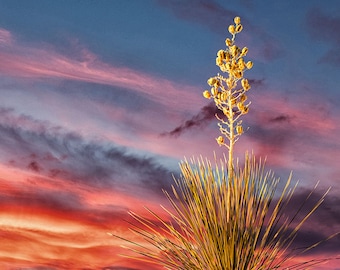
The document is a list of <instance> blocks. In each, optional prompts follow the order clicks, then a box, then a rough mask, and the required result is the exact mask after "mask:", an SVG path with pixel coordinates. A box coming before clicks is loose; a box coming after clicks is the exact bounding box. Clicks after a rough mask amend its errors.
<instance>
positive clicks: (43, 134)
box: [0, 0, 340, 269]
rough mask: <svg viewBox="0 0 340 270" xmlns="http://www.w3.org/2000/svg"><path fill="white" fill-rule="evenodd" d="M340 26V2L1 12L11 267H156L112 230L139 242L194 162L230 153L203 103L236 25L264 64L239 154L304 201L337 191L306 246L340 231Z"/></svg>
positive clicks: (332, 252)
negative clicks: (134, 224) (123, 248)
mask: <svg viewBox="0 0 340 270" xmlns="http://www.w3.org/2000/svg"><path fill="white" fill-rule="evenodd" d="M339 14H340V2H339V1H336V0H334V1H332V0H327V1H307V0H306V1H250V0H240V1H222V0H220V1H217V0H210V1H209V0H195V1H194V0H191V1H189V0H177V1H176V0H163V1H162V0H160V1H156V0H155V1H151V0H150V1H149V0H146V1H138V0H131V1H130V0H125V1H73V0H72V1H51V0H45V1H40V0H35V1H17V0H11V1H9V0H8V1H5V0H0V94H1V100H0V172H1V174H0V204H1V205H2V206H1V209H3V211H2V213H0V215H1V218H0V232H1V233H2V234H3V235H4V237H5V238H6V240H7V241H8V245H6V247H4V248H0V258H1V261H3V262H4V264H5V265H4V267H5V269H17V268H18V267H21V269H40V268H39V267H47V268H46V269H81V267H84V265H82V262H84V261H87V262H88V265H87V267H90V269H104V268H105V267H112V269H143V268H140V267H141V266H136V265H133V263H130V262H127V261H124V260H122V259H121V258H120V257H119V256H117V253H119V252H120V251H119V248H118V247H119V245H120V244H121V243H119V242H117V240H112V239H111V238H108V237H107V234H106V232H107V231H112V230H117V231H121V232H124V233H127V230H126V229H127V226H126V224H124V223H122V222H121V220H122V217H125V218H127V217H126V213H127V211H128V210H135V211H141V212H143V208H142V206H143V205H148V206H150V207H153V208H154V209H159V207H158V206H159V204H165V203H166V201H165V198H164V196H163V195H162V192H161V189H162V188H169V186H170V185H171V184H172V174H174V175H178V174H179V168H178V163H179V162H180V161H181V160H183V158H184V157H191V156H199V155H203V156H206V157H208V158H210V159H212V158H213V152H214V151H215V152H216V154H217V156H222V155H223V152H225V150H224V149H222V148H220V147H219V146H218V145H217V144H216V141H215V138H216V137H217V136H218V135H219V134H218V133H219V131H218V127H217V122H216V120H215V119H214V115H213V114H214V108H213V105H212V104H211V103H210V102H209V101H208V100H206V99H204V98H203V97H202V92H203V91H204V90H205V89H207V88H208V85H207V84H206V81H207V79H208V78H209V77H210V76H214V75H215V74H216V73H217V72H219V69H218V67H217V66H216V65H215V56H216V52H217V51H218V50H219V49H224V47H225V38H226V37H228V36H229V33H228V31H227V28H228V25H229V24H231V23H232V21H233V18H234V17H235V16H240V17H241V20H242V24H243V26H244V30H243V31H242V33H240V34H239V36H238V37H237V44H238V45H239V46H240V47H243V46H247V47H248V48H249V53H248V56H247V59H248V60H251V61H253V62H254V67H253V68H252V69H251V70H250V71H247V73H246V77H247V78H248V79H249V81H250V82H251V85H252V89H251V91H250V92H249V99H250V100H251V102H252V104H251V107H250V112H249V114H248V115H246V116H245V118H244V123H245V125H246V126H247V127H249V129H248V130H247V132H246V133H245V134H244V135H242V137H241V138H240V140H239V142H238V143H237V145H236V149H237V150H236V154H237V155H238V156H239V157H240V158H242V156H243V152H244V151H246V150H249V151H253V152H254V154H255V155H256V156H258V157H267V167H268V168H269V169H273V170H274V171H275V172H276V173H277V175H278V176H279V177H281V178H283V179H286V178H287V177H288V175H289V173H290V171H293V176H294V180H295V181H296V180H299V181H300V183H299V186H300V188H301V189H299V190H298V193H297V200H298V198H300V196H302V195H304V194H305V193H306V192H308V189H310V188H312V187H313V186H314V185H315V183H316V182H317V181H320V184H319V188H318V189H317V195H321V194H322V192H324V191H325V190H326V189H327V188H328V187H329V186H332V190H331V192H330V193H329V195H328V196H327V199H326V201H325V203H324V205H323V206H322V207H321V208H320V209H319V210H318V212H316V214H315V217H313V218H311V220H310V223H309V225H306V229H305V230H304V231H303V234H302V235H309V237H310V238H313V237H314V238H315V239H316V240H318V239H320V238H322V237H323V236H326V235H329V234H330V233H333V232H335V231H339V230H340V227H339V220H340V216H339V215H340V209H339V206H338V205H340V204H339V203H340V202H339V194H340V184H339V179H340V169H339V165H338V163H339V160H340V139H339V138H340V128H339V126H340V125H339V124H340V120H339V119H340V110H339V105H340V102H339V101H340V92H339V85H340V76H339V67H340V52H339V50H338V48H339V46H340V35H339V29H340V17H339ZM159 210H160V209H159ZM1 220H2V221H1ZM325 220H326V222H325ZM103 224H105V225H103ZM89 232H90V233H89ZM320 232H321V233H320ZM88 233H89V234H88ZM84 234H88V235H90V236H89V237H86V238H82V235H84ZM18 239H20V240H18ZM70 239H74V240H70ZM21 241H23V242H21ZM304 241H307V240H306V238H304V237H301V239H299V243H302V244H303V243H305V242H304ZM23 243H24V244H25V246H26V247H27V248H24V245H23ZM18 246H20V248H18ZM339 246H340V245H339V238H335V239H333V240H332V241H330V242H329V244H327V245H324V246H322V247H320V248H319V249H318V250H317V251H315V253H313V254H312V255H311V256H314V257H315V256H321V255H326V256H331V257H335V256H339V252H340V250H339ZM14 247H15V248H14ZM42 251H44V252H42ZM36 254H40V255H39V256H37V255H36ZM74 254H77V256H74ZM80 254H81V255H80ZM335 265H336V263H334V262H330V263H328V264H327V265H325V266H324V268H322V269H337V268H336V267H335ZM6 267H7V268H6ZM48 267H49V268H48ZM115 267H116V268H115ZM119 267H121V268H119ZM123 267H125V268H123ZM128 267H130V268H128ZM138 267H139V268H138ZM144 269H145V268H144ZM155 269H156V268H155ZM320 269H321V268H320Z"/></svg>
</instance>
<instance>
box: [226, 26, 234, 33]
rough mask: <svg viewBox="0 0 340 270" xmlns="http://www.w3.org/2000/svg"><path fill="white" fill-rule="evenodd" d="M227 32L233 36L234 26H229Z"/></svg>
mask: <svg viewBox="0 0 340 270" xmlns="http://www.w3.org/2000/svg"><path fill="white" fill-rule="evenodd" d="M228 31H229V33H230V34H232V35H234V34H235V26H234V25H229V27H228Z"/></svg>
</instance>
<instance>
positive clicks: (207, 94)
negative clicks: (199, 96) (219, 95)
mask: <svg viewBox="0 0 340 270" xmlns="http://www.w3.org/2000/svg"><path fill="white" fill-rule="evenodd" d="M203 96H204V97H205V98H208V99H209V98H211V94H210V92H209V91H208V90H205V91H204V92H203Z"/></svg>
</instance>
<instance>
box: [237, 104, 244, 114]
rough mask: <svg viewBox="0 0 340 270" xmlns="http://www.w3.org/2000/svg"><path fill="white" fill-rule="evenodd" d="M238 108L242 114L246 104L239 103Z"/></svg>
mask: <svg viewBox="0 0 340 270" xmlns="http://www.w3.org/2000/svg"><path fill="white" fill-rule="evenodd" d="M237 108H238V109H239V110H240V111H241V112H242V111H243V110H244V104H243V102H238V103H237Z"/></svg>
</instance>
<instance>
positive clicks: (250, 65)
mask: <svg viewBox="0 0 340 270" xmlns="http://www.w3.org/2000/svg"><path fill="white" fill-rule="evenodd" d="M246 67H247V69H251V68H252V67H253V62H252V61H248V62H247V64H246Z"/></svg>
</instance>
